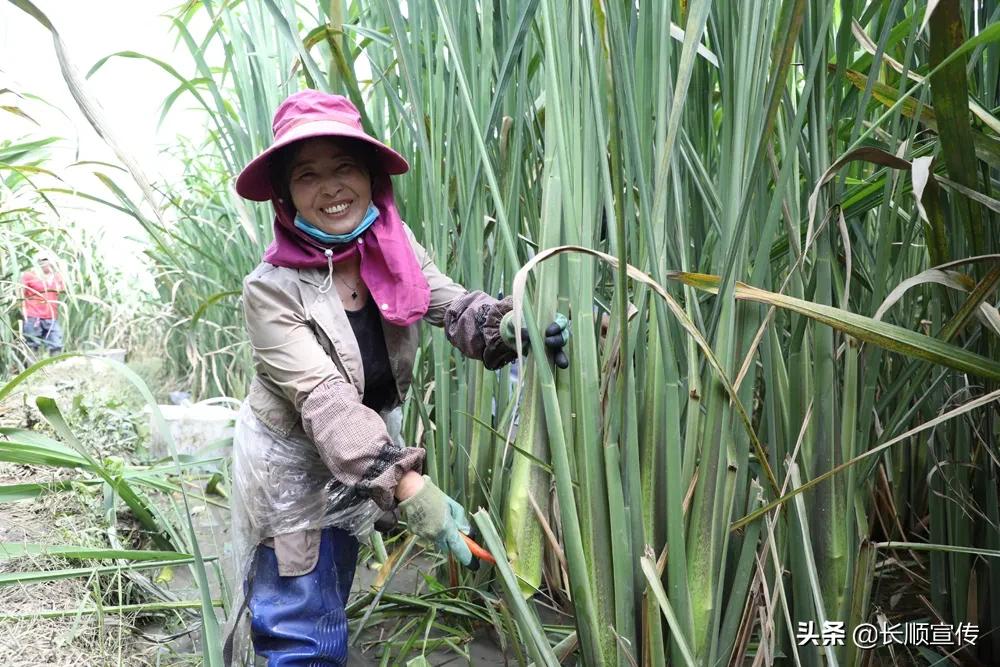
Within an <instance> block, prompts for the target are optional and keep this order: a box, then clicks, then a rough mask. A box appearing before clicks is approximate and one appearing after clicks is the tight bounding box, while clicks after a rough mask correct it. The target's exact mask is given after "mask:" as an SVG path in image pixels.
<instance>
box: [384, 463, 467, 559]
mask: <svg viewBox="0 0 1000 667" xmlns="http://www.w3.org/2000/svg"><path fill="white" fill-rule="evenodd" d="M399 511H400V513H401V514H402V515H403V519H404V520H405V521H406V526H407V528H409V530H410V532H411V533H413V534H414V535H416V536H417V537H422V538H423V539H425V540H427V541H428V542H432V543H433V544H434V546H436V547H437V548H438V551H441V552H442V553H449V552H450V553H451V554H452V555H453V556H455V558H456V559H458V562H460V563H461V564H462V565H468V564H469V563H471V562H472V552H471V551H469V547H468V546H466V544H465V540H463V539H462V536H461V535H459V531H461V532H463V533H465V534H466V535H468V534H469V531H470V530H472V526H471V525H469V517H468V516H466V514H465V509H464V508H463V507H462V506H461V505H459V504H458V503H457V502H455V501H454V500H453V499H452V498H451V497H449V496H448V495H447V494H446V493H445V492H444V491H442V490H441V489H439V488H438V487H437V485H435V484H434V482H432V481H431V478H430V477H428V476H427V475H424V485H423V487H422V488H421V489H420V490H419V491H417V492H416V493H414V494H413V495H412V496H410V497H409V498H407V499H406V500H404V501H403V502H401V503H399Z"/></svg>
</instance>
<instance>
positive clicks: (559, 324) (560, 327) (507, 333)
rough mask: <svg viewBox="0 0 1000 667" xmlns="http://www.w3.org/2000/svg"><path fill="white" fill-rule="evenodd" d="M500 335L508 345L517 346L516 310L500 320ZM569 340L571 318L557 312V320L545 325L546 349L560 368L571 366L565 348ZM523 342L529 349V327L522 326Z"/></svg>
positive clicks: (512, 347) (525, 347) (514, 347)
mask: <svg viewBox="0 0 1000 667" xmlns="http://www.w3.org/2000/svg"><path fill="white" fill-rule="evenodd" d="M500 337H501V338H502V339H503V342H504V344H506V345H507V347H509V348H511V349H512V350H513V349H516V348H517V336H516V334H515V331H514V311H510V312H509V313H507V314H506V315H504V316H503V318H502V319H501V320H500ZM568 342H569V318H568V317H566V316H565V315H563V314H562V313H556V317H555V321H553V322H552V324H550V325H549V326H547V327H545V349H546V351H547V352H548V353H549V357H551V358H552V361H554V362H555V364H556V366H558V367H559V368H569V357H568V356H567V355H566V351H565V350H564V349H563V348H564V347H565V346H566V343H568ZM521 344H522V345H523V346H524V349H525V351H527V350H529V349H530V347H529V342H528V329H527V328H526V327H521Z"/></svg>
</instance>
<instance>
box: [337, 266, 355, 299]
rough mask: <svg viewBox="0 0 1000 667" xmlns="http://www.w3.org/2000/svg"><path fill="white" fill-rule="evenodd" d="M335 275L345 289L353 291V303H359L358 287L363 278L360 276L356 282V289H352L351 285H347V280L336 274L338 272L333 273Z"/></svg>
mask: <svg viewBox="0 0 1000 667" xmlns="http://www.w3.org/2000/svg"><path fill="white" fill-rule="evenodd" d="M333 275H335V276H337V279H338V280H340V282H341V283H343V285H344V287H346V288H347V289H349V290H351V301H357V299H358V285H360V284H361V276H358V279H357V280H356V281H355V282H354V287H351V286H350V285H348V284H347V281H346V280H344V279H343V278H341V277H340V275H339V274H338V273H337V272H336V270H335V271H334V272H333Z"/></svg>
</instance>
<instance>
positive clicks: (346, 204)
mask: <svg viewBox="0 0 1000 667" xmlns="http://www.w3.org/2000/svg"><path fill="white" fill-rule="evenodd" d="M352 203H353V202H351V201H342V202H337V203H335V204H333V205H331V206H327V207H326V208H321V209H320V211H321V212H322V213H323V214H324V215H329V216H331V217H334V218H336V217H339V216H341V215H343V214H344V213H345V212H346V211H347V209H349V208H350V207H351V204H352Z"/></svg>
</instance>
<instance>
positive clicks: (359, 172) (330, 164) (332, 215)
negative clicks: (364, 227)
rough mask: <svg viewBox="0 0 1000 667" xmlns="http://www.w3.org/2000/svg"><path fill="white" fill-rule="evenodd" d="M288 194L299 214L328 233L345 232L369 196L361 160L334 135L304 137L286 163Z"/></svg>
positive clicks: (359, 215) (368, 182)
mask: <svg viewBox="0 0 1000 667" xmlns="http://www.w3.org/2000/svg"><path fill="white" fill-rule="evenodd" d="M289 167H290V168H289V171H288V175H289V183H288V189H289V194H290V195H291V197H292V204H294V206H295V210H297V211H298V213H299V215H301V216H302V217H303V218H305V219H306V221H308V222H309V223H311V224H312V225H314V226H315V227H319V228H320V229H322V230H323V231H324V232H327V233H328V234H348V233H350V232H352V231H354V228H355V227H357V226H358V224H360V222H361V220H362V219H363V218H364V217H365V212H366V211H367V210H368V204H369V203H371V200H372V184H371V176H370V174H369V173H368V169H367V167H366V166H365V164H364V162H363V161H362V160H361V159H359V158H358V157H356V156H355V155H354V154H353V153H351V152H349V151H348V150H346V149H345V146H344V145H343V144H341V143H340V142H338V141H337V140H336V139H332V138H328V137H321V138H317V139H307V140H305V141H304V142H303V143H302V145H301V146H300V147H298V150H297V151H296V152H295V154H294V155H293V156H292V162H291V165H290V166H289Z"/></svg>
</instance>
